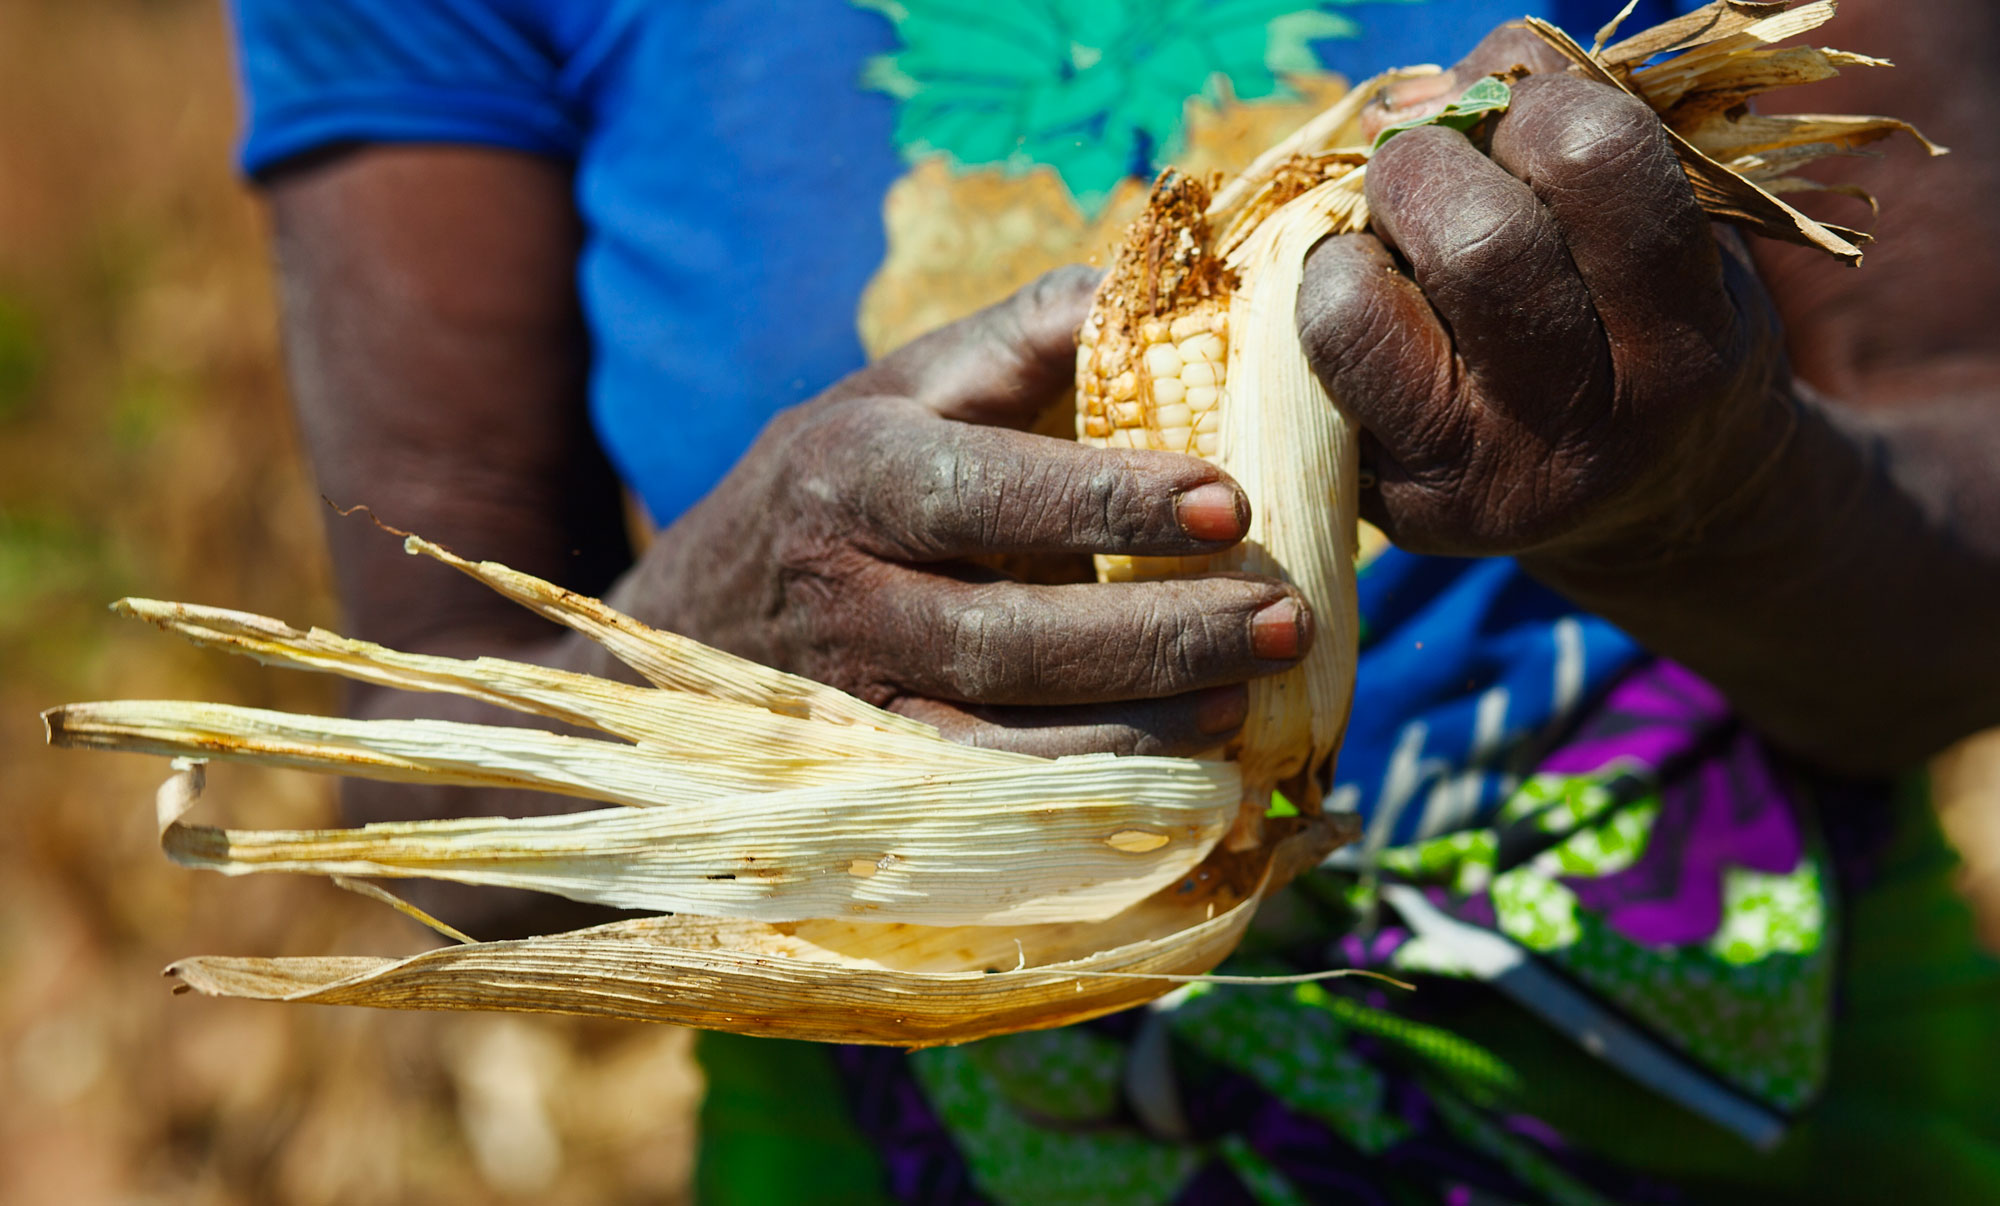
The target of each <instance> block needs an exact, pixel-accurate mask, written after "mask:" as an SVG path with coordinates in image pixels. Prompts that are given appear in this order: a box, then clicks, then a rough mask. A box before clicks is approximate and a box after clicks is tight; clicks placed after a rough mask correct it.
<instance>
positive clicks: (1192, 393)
mask: <svg viewBox="0 0 2000 1206" xmlns="http://www.w3.org/2000/svg"><path fill="white" fill-rule="evenodd" d="M1221 400H1222V391H1221V390H1219V389H1217V388H1216V387H1215V386H1213V385H1197V386H1195V387H1194V388H1193V389H1191V390H1189V391H1188V392H1187V404H1188V408H1189V409H1191V410H1193V411H1194V412H1195V413H1196V414H1200V413H1202V412H1203V411H1207V410H1214V409H1215V405H1216V403H1218V402H1220V401H1221Z"/></svg>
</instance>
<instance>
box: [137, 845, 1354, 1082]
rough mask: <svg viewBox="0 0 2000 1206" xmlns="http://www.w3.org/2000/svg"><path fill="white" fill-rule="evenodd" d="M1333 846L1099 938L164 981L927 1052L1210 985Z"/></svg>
mask: <svg viewBox="0 0 2000 1206" xmlns="http://www.w3.org/2000/svg"><path fill="white" fill-rule="evenodd" d="M1333 841H1334V839H1333V838H1331V837H1330V836H1329V835H1328V834H1327V833H1326V832H1325V831H1324V829H1323V828H1316V827H1312V826H1304V827H1301V828H1298V829H1296V830H1295V831H1294V832H1293V833H1292V835H1291V836H1290V837H1288V838H1287V839H1285V840H1283V841H1280V842H1277V843H1276V844H1274V845H1273V846H1272V847H1270V848H1268V849H1267V850H1264V851H1260V852H1257V853H1256V854H1255V855H1254V856H1249V857H1246V858H1241V859H1229V858H1224V857H1220V856H1219V858H1218V861H1216V862H1215V863H1214V865H1213V866H1206V865H1205V866H1204V867H1203V868H1202V869H1200V870H1197V871H1196V872H1195V873H1194V874H1192V875H1190V876H1189V877H1188V878H1187V879H1185V880H1183V881H1181V882H1180V883H1178V884H1175V885H1173V886H1171V887H1169V888H1167V889H1166V890H1164V891H1162V892H1160V893H1158V894H1156V895H1155V896H1153V897H1151V898H1149V899H1147V900H1145V901H1143V902H1141V903H1139V904H1138V905H1137V906H1135V907H1133V908H1131V909H1128V910H1127V911H1125V912H1124V913H1121V914H1119V915H1118V916H1116V917H1113V918H1110V919H1108V920H1106V921H1103V922H1099V923H1096V924H1092V925H1077V924H1058V925H1046V926H1017V927H1011V928H1006V929H997V928H990V927H987V928H966V929H950V928H934V927H925V926H909V925H876V924H867V923H842V922H833V921H811V922H801V923H797V924H793V925H767V924H761V923H757V922H746V921H723V920H716V919H712V918H702V917H685V916H683V917H659V918H646V919H642V920H638V921H627V922H618V923H615V924H612V925H607V926H600V927H598V928H596V929H590V930H581V931H577V932H574V933H569V934H558V935H552V936H549V937H544V938H533V939H527V940H524V941H519V942H487V943H479V944H476V945H472V946H456V947H448V948H444V949H441V950H435V951H430V952H427V953H425V954H422V955H418V956H415V957H413V958H407V959H367V958H293V959H244V958H225V957H204V958H193V959H183V960H181V961H179V962H178V963H175V964H174V965H173V966H171V967H169V968H168V969H167V974H168V975H170V976H174V977H176V978H178V979H179V980H180V981H181V982H182V983H183V984H185V985H186V986H188V987H191V988H193V989H195V990H197V991H199V992H203V993H206V994H208V995H211V996H228V997H248V998H252V999H257V1000H277V1001H298V1002H311V1003H314V1004H321V1005H366V1006H374V1007H379V1008H394V1009H476V1010H492V1009H507V1010H517V1011H522V1012H535V1013H568V1014H586V1015H595V1016H601V1017H615V1018H624V1019H628V1020H634V1021H650V1022H669V1023H673V1024H677V1025H683V1026H697V1027H701V1028H704V1029H712V1030H729V1031H735V1032H738V1033H742V1034H753V1035H763V1036H769V1037H774V1038H792V1039H810V1040H816V1041H822V1042H843V1043H878V1044H888V1045H893V1046H899V1047H926V1046H934V1045H937V1044H941V1043H961V1042H968V1041H970V1040H973V1039H978V1038H985V1037H989V1036H992V1035H998V1034H1007V1033H1011V1032H1015V1031H1020V1030H1034V1029H1044V1028H1047V1027H1052V1026H1062V1025H1067V1024H1069V1023H1072V1022H1081V1021H1085V1020H1087V1019H1090V1018H1093V1017H1098V1016H1101V1015H1103V1014H1106V1013H1111V1012H1115V1011H1117V1010H1120V1009H1126V1008H1130V1007H1131V1006H1134V1005H1138V1004H1141V1003H1143V1002H1145V1001H1148V1000H1151V999H1152V998H1154V997H1156V996H1159V995H1160V994H1161V993H1162V992H1164V991H1166V990H1167V989H1169V988H1171V987H1172V981H1171V980H1167V981H1163V980H1159V979H1152V978H1139V977H1154V976H1166V977H1180V976H1188V975H1195V974H1199V973H1201V972H1205V971H1207V970H1209V969H1210V968H1212V967H1214V966H1215V965H1216V964H1217V963H1219V962H1221V961H1222V959H1224V958H1225V957H1226V956H1227V955H1228V954H1229V952H1230V951H1232V950H1234V949H1235V947H1236V944H1237V942H1238V941H1239V940H1240V939H1241V937H1242V934H1243V930H1244V927H1245V926H1247V925H1248V924H1249V922H1250V919H1251V916H1252V915H1253V914H1254V913H1255V911H1256V906H1257V902H1258V901H1259V900H1260V899H1261V898H1262V895H1263V893H1264V892H1265V890H1266V888H1267V886H1268V885H1269V884H1270V883H1272V882H1275V881H1276V880H1277V879H1280V878H1283V877H1286V876H1288V875H1289V874H1290V872H1291V871H1294V870H1296V869H1297V867H1298V866H1300V865H1304V864H1306V863H1309V862H1311V861H1315V860H1317V858H1318V857H1319V856H1320V855H1321V854H1323V853H1324V851H1325V850H1326V849H1327V848H1328V847H1329V846H1330V845H1331V844H1333ZM1114 973H1127V974H1128V975H1117V974H1114ZM1128 976H1129V978H1128Z"/></svg>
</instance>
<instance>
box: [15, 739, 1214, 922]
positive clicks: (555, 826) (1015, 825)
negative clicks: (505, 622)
mask: <svg viewBox="0 0 2000 1206" xmlns="http://www.w3.org/2000/svg"><path fill="white" fill-rule="evenodd" d="M49 726H50V733H51V740H52V741H53V742H54V743H55V744H58V745H68V746H94V747H97V748H112V749H121V748H122V749H137V750H140V751H142V752H147V753H159V754H167V755H169V756H188V755H194V756H199V757H214V756H220V757H227V758H234V759H241V760H248V761H256V762H264V763H267V764H274V765H282V766H294V767H304V768H307V769H320V768H334V769H346V770H348V771H349V773H361V774H365V775H373V776H379V777H384V778H397V779H408V780H413V781H414V780H424V781H429V782H445V783H455V784H463V785H483V786H502V787H533V788H540V789H543V790H553V791H562V792H565V793H567V794H570V795H576V796H583V797H586V798H601V799H610V800H612V801H614V802H616V803H622V804H639V805H671V807H642V808H637V809H612V810H608V811H598V812H584V813H570V814H563V815H556V816H541V817H525V818H506V817H477V818H467V819H461V820H445V821H408V822H393V823H383V824H376V825H368V826H363V827H361V828H359V829H336V830H305V831H284V830H271V831H229V830H221V829H210V828H204V827H195V826H188V825H183V824H180V823H179V821H178V817H173V818H168V819H167V820H166V821H165V822H164V832H163V834H162V844H163V846H164V847H165V849H166V851H167V854H168V855H169V857H171V858H173V859H174V861H176V862H179V863H182V864H184V865H188V866H195V867H203V868H206V869H209V870H214V871H220V872H223V873H224V874H229V875H240V874H247V873H250V872H256V871H280V872H297V873H309V874H320V875H361V876H390V877H406V876H423V877H426V878H432V879H445V880H454V881H457V882H460V883H472V884H487V885H492V886H497V887H513V888H528V889H532V890H535V891H540V892H548V893H553V894H555V895H559V896H566V897H569V898H570V899H573V900H584V901H593V902H596V903H600V904H607V905H614V906H618V907H623V908H641V909H662V910H671V911H676V912H681V911H686V912H698V913H705V914H710V915H714V916H722V917H747V918H756V919H759V920H766V921H790V920H798V919H802V918H812V917H850V916H852V917H869V918H873V919H880V920H895V921H912V922H921V923H925V924H951V925H1011V924H1020V923H1031V922H1043V921H1056V920H1084V921H1088V920H1096V919H1100V918H1103V917H1108V916H1110V915H1112V914H1114V913H1117V912H1120V911H1121V910H1123V909H1126V908H1128V907H1130V906H1131V905H1132V904H1133V903H1134V902H1135V901H1138V900H1140V899H1142V898H1144V897H1146V896H1147V895H1150V894H1151V893H1152V892H1154V891H1155V890H1157V889H1158V888H1160V887H1161V886H1162V885H1164V884H1166V883H1168V882H1170V881H1172V880H1174V879H1176V878H1178V877H1179V876H1181V875H1183V874H1185V873H1186V872H1187V871H1188V870H1189V869H1190V868H1192V867H1193V866H1194V865H1195V864H1196V863H1198V862H1200V861H1201V859H1202V858H1203V857H1204V856H1205V855H1206V854H1207V853H1208V851H1209V849H1210V848H1211V847H1213V846H1214V845H1215V843H1216V841H1217V840H1218V839H1219V838H1220V837H1221V835H1222V833H1223V832H1224V831H1225V830H1226V829H1227V827H1228V825H1229V823H1230V821H1231V820H1232V819H1233V817H1234V816H1235V813H1236V804H1237V801H1238V800H1239V798H1240V797H1241V794H1242V788H1241V780H1240V777H1239V775H1238V772H1237V770H1236V768H1235V767H1234V766H1232V765H1229V764H1226V763H1209V762H1196V761H1191V760H1187V759H1175V758H1113V757H1109V756H1094V757H1086V758H1064V759H1058V760H1056V761H1053V762H1051V761H1047V760H1042V759H1035V760H1033V761H1032V763H1031V764H1030V765H1026V766H1006V767H1001V768H995V769H986V770H974V771H962V772H946V771H934V772H929V773H925V774H922V775H920V776H916V777H910V778H901V779H882V778H877V779H875V780H872V781H867V782H854V783H847V784H841V785H838V786H834V787H800V788H793V789H790V790H785V791H764V792H727V791H717V790H715V789H714V788H712V787H709V786H706V785H702V784H698V783H696V782H693V781H691V780H688V779H686V778H684V777H679V776H674V777H671V778H670V777H669V776H668V774H667V771H666V769H665V767H664V764H663V760H662V759H659V758H658V757H656V756H655V755H653V754H652V753H651V752H650V751H647V750H645V749H642V748H634V747H624V746H617V745H613V744H611V743H608V742H601V741H590V740H580V739H577V738H569V737H561V736H557V735H555V734H551V733H539V732H534V731H531V730H518V729H507V728H494V727H491V726H480V725H461V724H450V723H447V722H441V721H353V720H338V719H331V718H316V717H299V716H293V715H290V714H288V713H282V712H264V711H260V710H257V709H249V708H229V707H224V706H221V705H214V704H185V703H164V704H162V703H148V702H121V703H111V704H79V705H71V706H70V707H68V708H61V709H56V710H54V711H53V712H51V713H50V714H49ZM722 739H723V734H720V733H718V735H717V740H722ZM667 784H671V786H667ZM186 803H192V795H191V794H190V795H189V796H188V798H187V800H186Z"/></svg>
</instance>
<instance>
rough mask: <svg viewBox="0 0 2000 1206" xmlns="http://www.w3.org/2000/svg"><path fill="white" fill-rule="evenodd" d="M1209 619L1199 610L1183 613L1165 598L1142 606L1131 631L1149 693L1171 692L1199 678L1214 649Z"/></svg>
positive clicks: (1156, 599)
mask: <svg viewBox="0 0 2000 1206" xmlns="http://www.w3.org/2000/svg"><path fill="white" fill-rule="evenodd" d="M1209 621H1210V617H1208V616H1207V615H1205V614H1202V613H1199V612H1196V613H1194V614H1192V615H1189V614H1185V613H1184V612H1182V611H1181V610H1180V609H1179V608H1177V607H1176V606H1175V605H1174V601H1172V600H1170V599H1168V598H1164V597H1155V598H1152V599H1149V600H1147V602H1146V603H1145V604H1144V605H1143V606H1142V607H1141V609H1140V611H1139V613H1138V614H1137V615H1136V616H1134V617H1133V624H1134V628H1133V631H1134V633H1135V635H1136V637H1137V645H1138V648H1137V651H1136V652H1137V655H1138V656H1139V657H1140V658H1141V659H1143V660H1142V662H1141V664H1142V665H1143V666H1144V667H1145V669H1146V674H1145V683H1146V689H1147V693H1148V694H1149V695H1155V696H1158V695H1170V694H1173V693H1175V692H1178V691H1182V690H1186V689H1187V687H1188V686H1189V685H1191V684H1194V683H1197V682H1199V681H1201V679H1202V677H1203V673H1202V672H1203V668H1204V667H1205V666H1206V664H1207V663H1208V662H1209V660H1210V653H1211V651H1212V648H1213V640H1212V637H1213V634H1212V633H1211V632H1210V630H1209V627H1210V625H1209Z"/></svg>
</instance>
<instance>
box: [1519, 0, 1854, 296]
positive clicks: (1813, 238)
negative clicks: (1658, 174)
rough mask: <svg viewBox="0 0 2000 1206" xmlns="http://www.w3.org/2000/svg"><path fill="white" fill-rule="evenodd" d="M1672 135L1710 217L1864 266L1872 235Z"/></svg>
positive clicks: (1560, 43)
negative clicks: (1822, 216) (1814, 215)
mask: <svg viewBox="0 0 2000 1206" xmlns="http://www.w3.org/2000/svg"><path fill="white" fill-rule="evenodd" d="M1822 3H1824V0H1822ZM1807 7H1809V8H1811V7H1818V5H1809V6H1807ZM1797 11H1804V10H1797ZM1527 25H1528V27H1529V28H1530V29H1533V30H1534V31H1535V32H1536V33H1537V34H1539V35H1541V37H1542V39H1543V40H1544V41H1546V42H1548V43H1549V45H1551V46H1553V47H1555V48H1556V49H1557V50H1559V51H1561V52H1562V53H1563V55H1564V56H1565V57H1567V58H1568V59H1569V60H1570V62H1571V63H1572V64H1573V65H1574V66H1575V67H1576V69H1577V70H1578V71H1579V72H1580V73H1581V74H1583V75H1584V76H1586V77H1588V78H1591V79H1595V80H1597V81H1598V82H1600V83H1604V84H1609V85H1611V86H1612V87H1614V88H1618V89H1621V90H1623V91H1626V92H1631V91H1632V90H1631V89H1630V88H1628V87H1626V85H1625V84H1624V82H1623V81H1622V80H1620V79H1619V78H1618V77H1616V76H1614V75H1613V74H1612V73H1611V72H1609V71H1607V70H1605V68H1604V67H1602V66H1600V65H1599V64H1598V63H1597V62H1596V61H1595V60H1593V59H1592V58H1591V57H1590V53H1589V52H1588V51H1586V50H1584V48H1583V47H1581V46H1578V45H1577V44H1576V42H1575V41H1573V40H1572V39H1571V38H1570V36H1569V35H1568V34H1565V33H1564V32H1563V31H1562V30H1560V29H1557V28H1556V27H1555V26H1553V25H1550V24H1549V23H1548V22H1546V21H1542V20H1538V19H1536V18H1534V17H1529V18H1527ZM1641 99H1644V98H1643V97H1642V98H1641ZM1667 137H1668V138H1669V139H1671V140H1672V141H1673V143H1674V149H1675V151H1676V152H1677V153H1678V154H1679V155H1680V160H1681V168H1682V170H1683V171H1685V172H1686V173H1687V178H1688V183H1689V184H1690V185H1691V186H1693V189H1694V196H1695V201H1696V203H1698V204H1699V205H1700V206H1701V207H1702V209H1703V210H1705V211H1706V212H1707V213H1708V214H1709V215H1710V216H1711V217H1715V218H1719V219H1721V220H1723V221H1726V222H1733V223H1735V224H1736V225H1738V226H1741V227H1743V228H1744V229H1746V230H1749V231H1751V232H1753V233H1755V234H1760V235H1763V236H1764V237H1766V238H1770V239H1777V240H1779V241H1780V242H1785V243H1797V244H1800V245H1802V246H1806V247H1816V248H1818V249H1820V250H1821V251H1824V252H1826V253H1827V254H1829V255H1831V256H1833V257H1834V258H1836V259H1838V260H1840V261H1842V262H1843V263H1846V264H1859V263H1860V262H1861V248H1860V247H1859V246H1858V244H1860V243H1864V242H1867V241H1868V236H1866V235H1863V234H1861V233H1859V232H1857V231H1852V230H1848V229H1847V228H1845V227H1841V226H1834V225H1832V224H1830V223H1823V222H1816V221H1814V220H1813V219H1811V218H1809V217H1807V216H1806V215H1805V214H1802V213H1800V212H1799V211H1798V210H1796V209H1793V208H1792V207H1791V206H1789V205H1787V204H1785V203H1784V202H1783V201H1780V200H1778V198H1776V197H1774V196H1772V195H1771V194H1770V193H1768V192H1766V191H1764V190H1763V189H1761V188H1759V187H1757V185H1756V184H1754V183H1753V182H1751V181H1749V180H1745V179H1744V178H1743V177H1741V176H1739V175H1737V174H1736V173H1735V172H1732V171H1730V170H1729V169H1728V168H1726V167H1724V166H1723V165H1722V164H1719V163H1717V162H1716V161H1715V160H1713V159H1710V158H1709V157H1708V156H1706V155H1704V154H1702V153H1701V152H1700V151H1699V150H1697V149H1696V148H1695V147H1694V146H1693V144H1691V143H1689V142H1688V140H1687V139H1685V138H1683V137H1681V136H1680V135H1679V134H1678V133H1676V132H1675V131H1674V129H1673V127H1672V126H1668V127H1667Z"/></svg>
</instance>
